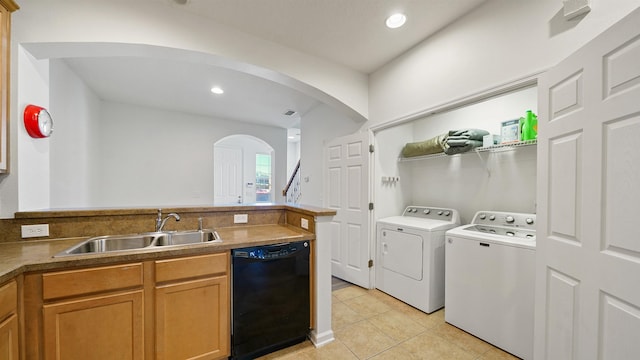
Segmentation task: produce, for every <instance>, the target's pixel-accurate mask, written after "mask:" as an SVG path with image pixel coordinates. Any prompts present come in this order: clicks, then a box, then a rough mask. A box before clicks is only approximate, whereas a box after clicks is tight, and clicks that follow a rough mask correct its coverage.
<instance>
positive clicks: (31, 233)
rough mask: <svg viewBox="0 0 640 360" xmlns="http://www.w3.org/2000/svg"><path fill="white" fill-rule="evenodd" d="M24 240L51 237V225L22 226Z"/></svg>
mask: <svg viewBox="0 0 640 360" xmlns="http://www.w3.org/2000/svg"><path fill="white" fill-rule="evenodd" d="M20 229H21V231H22V238H23V239H24V238H33V237H43V236H49V224H37V225H22V226H21V228H20Z"/></svg>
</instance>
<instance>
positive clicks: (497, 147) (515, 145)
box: [398, 140, 538, 162]
mask: <svg viewBox="0 0 640 360" xmlns="http://www.w3.org/2000/svg"><path fill="white" fill-rule="evenodd" d="M537 143H538V141H537V140H526V141H520V142H517V143H510V144H498V145H492V146H487V147H478V148H475V149H474V150H472V151H467V152H465V153H461V154H454V155H447V154H445V153H437V154H431V155H422V156H412V157H407V158H405V157H399V158H398V162H409V161H418V160H427V159H435V158H442V157H455V156H463V155H467V154H473V153H476V154H479V153H482V152H501V151H508V150H513V149H517V148H521V147H525V146H531V145H536V144H537Z"/></svg>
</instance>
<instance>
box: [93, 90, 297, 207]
mask: <svg viewBox="0 0 640 360" xmlns="http://www.w3.org/2000/svg"><path fill="white" fill-rule="evenodd" d="M99 133H100V138H99V139H98V144H99V151H98V157H99V159H101V163H100V167H99V170H98V173H97V182H96V183H97V184H98V186H97V187H94V188H92V191H93V197H92V198H93V201H94V203H95V205H96V206H140V205H144V206H167V205H174V206H175V205H207V204H208V205H211V204H213V198H214V194H213V171H214V170H213V149H214V144H215V143H216V142H217V141H218V140H220V139H222V138H224V137H226V136H229V135H234V134H245V135H251V136H254V137H256V138H259V139H262V140H264V141H265V142H266V143H267V144H269V146H271V147H272V148H273V149H274V152H275V154H276V156H275V174H284V173H285V171H286V155H285V154H286V146H287V145H286V140H287V132H286V129H280V128H274V127H267V126H258V125H254V124H248V123H241V122H236V121H229V120H222V119H213V118H206V117H201V116H194V115H189V114H184V113H172V112H167V111H161V110H156V109H151V108H147V107H141V106H135V105H127V104H118V103H112V102H103V104H102V116H101V121H100V126H99ZM278 154H282V155H281V156H280V155H278ZM254 161H255V159H254ZM274 180H275V182H274V186H275V188H276V189H278V188H280V189H281V188H283V187H284V181H285V180H284V175H279V176H276V177H275V179H274ZM253 181H254V182H255V179H254V180H253Z"/></svg>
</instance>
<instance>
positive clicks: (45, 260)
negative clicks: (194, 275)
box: [0, 224, 315, 284]
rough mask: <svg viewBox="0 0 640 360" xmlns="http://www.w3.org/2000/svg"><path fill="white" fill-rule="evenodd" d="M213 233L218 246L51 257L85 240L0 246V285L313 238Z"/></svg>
mask: <svg viewBox="0 0 640 360" xmlns="http://www.w3.org/2000/svg"><path fill="white" fill-rule="evenodd" d="M217 231H218V233H219V234H220V237H221V238H222V240H223V242H222V243H206V244H192V245H176V246H160V247H153V248H145V249H140V250H127V251H114V252H108V253H100V254H91V255H74V256H64V257H53V256H54V255H55V254H57V253H59V252H61V251H63V250H65V249H67V248H69V247H71V246H73V245H76V244H78V243H80V242H81V241H84V240H86V239H87V238H86V237H76V238H65V239H52V240H30V241H19V242H7V243H0V284H2V283H4V282H5V281H7V280H10V279H12V278H14V277H15V276H17V275H20V274H21V273H25V272H31V271H47V270H55V269H62V268H73V267H84V266H96V265H103V264H110V263H120V262H133V261H143V260H152V259H160V258H166V257H174V256H186V255H199V254H207V253H214V252H221V251H227V250H230V249H235V248H242V247H248V246H256V245H268V244H277V243H281V242H293V241H303V240H313V239H315V235H314V234H313V233H310V232H307V231H304V230H302V229H299V228H296V227H293V226H288V225H281V224H267V225H253V226H234V227H226V228H225V227H222V228H218V229H217Z"/></svg>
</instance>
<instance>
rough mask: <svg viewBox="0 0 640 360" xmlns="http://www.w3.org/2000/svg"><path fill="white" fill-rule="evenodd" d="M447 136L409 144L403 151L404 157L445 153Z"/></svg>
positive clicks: (443, 135)
mask: <svg viewBox="0 0 640 360" xmlns="http://www.w3.org/2000/svg"><path fill="white" fill-rule="evenodd" d="M446 137H447V134H442V135H438V136H435V137H433V138H431V139H429V140H425V141H419V142H414V143H407V144H406V145H405V146H404V148H403V149H402V156H403V157H413V156H421V155H431V154H437V153H441V152H443V151H444V145H445V140H446Z"/></svg>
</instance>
